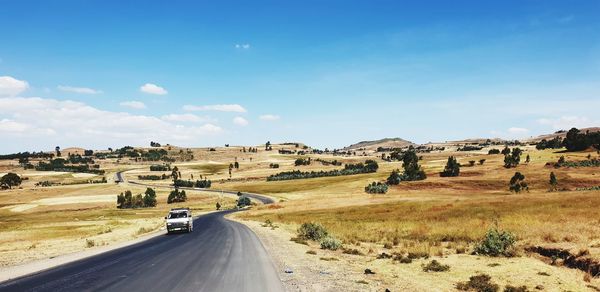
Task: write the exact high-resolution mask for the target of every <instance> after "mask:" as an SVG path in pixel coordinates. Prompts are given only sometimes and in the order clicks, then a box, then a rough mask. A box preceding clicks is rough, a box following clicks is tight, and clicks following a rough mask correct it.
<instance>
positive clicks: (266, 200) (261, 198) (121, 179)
mask: <svg viewBox="0 0 600 292" xmlns="http://www.w3.org/2000/svg"><path fill="white" fill-rule="evenodd" d="M115 182H117V183H129V184H134V185H139V186H145V187H151V188H168V189H172V188H173V186H165V185H153V184H147V183H141V182H136V181H128V180H126V179H125V176H123V172H122V171H121V172H117V173H116V174H115ZM178 189H180V190H195V191H203V192H209V193H227V194H233V195H235V194H237V192H233V191H222V190H211V189H202V188H187V187H179V188H178ZM242 194H243V195H244V196H247V197H249V198H251V199H254V200H257V201H260V202H261V203H263V204H272V203H275V201H274V200H273V199H271V198H269V197H265V196H262V195H259V194H253V193H242Z"/></svg>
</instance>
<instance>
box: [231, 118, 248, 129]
mask: <svg viewBox="0 0 600 292" xmlns="http://www.w3.org/2000/svg"><path fill="white" fill-rule="evenodd" d="M233 123H234V124H236V125H238V126H242V127H245V126H247V125H248V120H246V119H244V118H242V117H235V118H233Z"/></svg>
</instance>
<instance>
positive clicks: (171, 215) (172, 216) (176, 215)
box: [169, 212, 187, 219]
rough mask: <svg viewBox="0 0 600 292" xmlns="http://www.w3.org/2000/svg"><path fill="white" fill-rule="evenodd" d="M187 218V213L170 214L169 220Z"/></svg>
mask: <svg viewBox="0 0 600 292" xmlns="http://www.w3.org/2000/svg"><path fill="white" fill-rule="evenodd" d="M176 218H187V213H186V212H177V213H169V219H176Z"/></svg>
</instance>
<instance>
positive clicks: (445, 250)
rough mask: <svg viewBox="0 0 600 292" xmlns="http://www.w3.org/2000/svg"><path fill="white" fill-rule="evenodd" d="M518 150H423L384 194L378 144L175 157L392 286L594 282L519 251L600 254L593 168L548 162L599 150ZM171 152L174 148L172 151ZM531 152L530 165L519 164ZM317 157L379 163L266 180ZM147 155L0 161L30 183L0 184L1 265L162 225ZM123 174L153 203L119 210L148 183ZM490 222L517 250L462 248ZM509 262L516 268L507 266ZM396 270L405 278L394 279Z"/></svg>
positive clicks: (196, 205)
mask: <svg viewBox="0 0 600 292" xmlns="http://www.w3.org/2000/svg"><path fill="white" fill-rule="evenodd" d="M501 147H502V146H496V147H495V148H501ZM522 148H524V149H525V153H524V154H523V156H522V159H521V164H520V165H519V166H517V167H516V168H511V169H506V168H504V167H503V156H502V155H488V154H487V151H488V149H489V148H484V149H483V150H481V151H467V152H457V151H455V148H452V147H449V149H447V150H445V151H443V152H440V151H434V152H432V153H424V154H419V155H422V156H423V158H422V160H420V161H419V163H420V164H421V166H422V167H423V168H424V170H425V171H426V173H427V179H425V180H423V181H414V182H401V183H400V184H399V185H397V186H391V187H390V189H389V191H388V192H387V193H386V194H367V193H365V191H364V187H365V186H366V185H367V184H369V183H371V182H373V181H385V179H386V178H387V177H388V176H389V174H390V172H391V171H392V170H394V169H401V168H402V163H401V162H387V161H383V160H381V159H380V154H379V153H376V152H373V151H369V152H368V153H365V156H363V155H362V153H360V154H359V155H357V156H334V155H332V154H307V155H294V154H279V153H278V150H280V149H287V150H300V149H301V148H295V146H293V145H292V146H290V145H274V146H273V151H264V146H258V149H259V151H258V153H249V152H243V151H242V149H243V148H242V147H219V148H215V151H210V150H209V148H193V149H189V150H190V152H191V153H193V155H194V159H193V160H190V161H185V162H179V161H178V162H174V163H172V166H177V167H178V169H179V171H180V172H181V177H182V178H183V179H191V178H192V177H193V179H200V178H208V179H210V180H212V182H213V184H212V189H215V190H233V191H244V192H253V193H260V194H265V195H269V196H271V197H274V198H276V200H277V202H276V203H275V204H272V205H265V206H260V205H258V206H254V207H253V208H252V209H251V210H249V211H247V212H242V213H237V214H236V215H235V216H236V217H239V218H241V219H244V220H255V221H259V222H264V221H265V220H267V219H269V220H271V221H273V222H275V223H276V224H281V226H282V228H281V230H280V231H274V232H288V233H289V234H291V235H290V236H293V234H294V233H295V230H296V228H297V227H298V226H299V225H300V224H302V223H305V222H318V223H321V224H323V225H324V226H325V227H326V228H327V229H328V230H329V232H330V233H331V234H333V235H334V236H336V237H338V238H340V239H341V240H342V242H343V244H344V246H345V247H346V248H351V249H357V250H359V251H360V252H361V253H362V254H363V256H355V257H354V258H352V261H353V263H355V264H356V263H359V265H362V263H364V264H365V265H367V264H368V265H370V266H377V267H379V269H380V270H381V272H382V273H381V274H379V275H378V277H380V278H381V281H383V282H384V283H388V284H389V285H391V287H394V285H395V284H394V283H395V281H400V280H401V279H404V280H406V279H408V278H410V277H408V278H407V276H406V274H407V273H408V274H409V275H410V273H416V274H415V275H414V277H415V278H418V279H419V281H425V282H427V281H431V283H438V284H439V285H437V286H436V285H433V286H429V288H440V287H441V290H445V289H452V287H453V285H454V284H453V283H455V282H456V281H458V279H463V280H464V279H465V278H467V279H468V276H469V273H475V272H476V271H486V272H489V273H490V274H493V277H494V278H495V279H496V280H497V281H498V282H499V283H501V284H502V283H505V284H506V283H509V282H511V281H510V279H511V277H512V279H514V275H513V276H511V275H512V274H514V273H515V269H521V270H527V269H529V271H528V272H523V274H524V275H525V274H526V275H527V277H529V278H527V277H526V278H523V280H522V281H524V282H527V281H533V280H532V279H535V280H536V281H538V282H540V283H543V282H544V281H546V282H547V283H550V282H549V280H548V278H545V277H547V276H543V275H537V274H536V273H537V272H539V271H538V270H539V269H542V267H548V268H549V269H552V270H551V271H552V273H554V276H553V277H550V278H552V279H553V281H554V280H556V279H561V280H560V281H558V282H560V283H562V284H561V285H563V286H560V287H561V288H560V289H558V290H561V289H563V290H573V291H575V290H578V289H579V288H581V287H583V289H588V288H589V289H592V288H590V287H591V286H594V285H595V286H594V287H600V285H599V284H598V279H597V278H593V277H592V278H591V279H590V278H589V276H588V275H587V274H586V273H585V272H583V271H580V270H577V269H570V268H567V267H560V265H558V264H556V263H555V265H554V266H551V265H549V264H548V263H546V261H547V259H545V258H543V257H541V256H539V255H537V254H535V253H531V252H528V251H526V249H528V248H530V247H537V246H542V247H557V248H561V249H565V250H569V251H573V252H578V251H587V252H589V255H588V257H590V258H594V259H600V208H599V207H598V206H599V203H600V192H599V191H576V190H575V189H576V188H579V187H591V186H598V185H600V168H598V167H579V168H565V167H562V168H552V167H549V166H546V163H547V162H555V161H557V160H558V158H559V157H560V156H565V158H566V159H567V160H585V159H587V156H588V155H591V156H593V157H598V154H597V153H596V152H579V153H561V152H560V151H559V150H543V151H539V150H536V149H535V148H534V147H532V146H526V147H522ZM178 150H179V149H178V148H175V149H172V150H171V151H172V152H173V153H176V152H177V151H178ZM186 151H187V149H186ZM527 154H529V155H530V157H531V162H529V163H524V160H525V159H524V157H525V155H527ZM450 155H454V156H456V157H457V159H458V161H459V162H460V163H461V164H462V165H463V167H462V168H461V173H460V176H459V177H450V178H444V177H440V176H439V174H438V173H439V172H440V171H441V170H442V169H443V167H444V165H445V163H446V160H447V157H448V156H450ZM298 157H301V158H308V157H310V158H311V159H312V163H311V164H310V165H306V166H295V165H294V160H295V159H296V158H298ZM316 159H322V160H326V161H332V160H338V161H341V162H343V163H356V162H364V161H365V160H366V159H375V160H377V162H378V163H379V170H378V171H377V172H376V173H369V174H358V175H349V176H336V177H325V178H313V179H298V180H288V181H274V182H267V181H266V177H267V176H268V175H271V174H275V173H278V172H281V171H289V170H303V171H312V170H332V169H339V168H341V167H340V166H332V165H323V164H321V163H320V162H318V161H316ZM480 159H485V163H483V165H480V164H479V163H476V164H475V165H474V166H465V165H468V161H470V160H475V161H479V160H480ZM235 161H237V162H238V163H239V165H240V167H239V169H235V168H234V169H233V170H232V173H231V176H230V175H229V165H230V164H233V163H234V162H235ZM152 164H155V163H150V162H137V161H135V160H131V159H125V158H123V159H119V160H115V159H107V160H104V161H102V162H101V168H102V169H105V170H106V171H107V174H106V175H105V176H106V177H107V179H108V183H106V184H85V181H87V180H90V179H98V178H99V177H98V176H93V177H92V176H90V175H81V174H79V175H77V174H75V175H74V174H72V173H55V172H39V171H31V170H23V169H22V168H20V167H19V166H18V164H17V163H16V161H3V162H2V163H0V173H6V172H17V173H18V174H19V175H21V176H22V177H28V180H26V181H25V182H24V183H23V185H22V186H21V188H20V189H13V190H6V191H1V192H0V246H1V248H0V258H1V259H2V260H1V261H0V265H4V266H6V265H14V264H18V263H22V262H25V261H28V260H34V259H41V258H46V257H52V256H56V255H59V254H64V253H68V252H73V251H77V250H82V249H85V248H88V247H89V246H90V245H106V244H112V243H114V242H118V241H123V240H128V239H131V238H134V237H136V236H139V235H140V234H143V233H147V232H149V231H152V230H156V229H158V228H160V227H162V225H163V220H162V217H163V216H164V215H165V214H166V212H167V210H168V209H169V208H171V207H175V206H172V205H168V204H166V197H167V194H168V186H169V184H170V183H171V181H170V180H169V179H166V180H158V181H141V180H139V178H138V176H140V175H150V174H158V175H160V174H162V173H165V174H168V173H169V172H168V171H166V172H156V171H150V169H149V167H150V165H152ZM271 164H278V165H279V168H271V167H270V165H271ZM118 171H124V173H123V174H124V176H125V177H126V179H127V180H128V181H130V182H144V183H148V184H152V185H157V186H164V187H165V188H157V193H158V206H157V207H156V208H145V209H130V210H119V209H117V208H116V195H117V194H119V193H120V192H123V191H125V190H132V191H133V193H134V194H137V193H143V192H144V190H145V187H142V186H138V185H134V184H131V183H126V184H115V183H114V182H113V177H114V174H115V173H116V172H118ZM515 171H519V172H521V173H523V174H524V175H525V180H526V181H527V183H528V184H529V191H527V192H521V193H519V194H514V193H511V192H510V191H509V190H508V182H509V180H510V178H511V176H512V175H513V174H514V173H515ZM551 171H553V172H554V173H555V174H556V176H557V178H558V182H559V184H558V186H559V188H560V189H564V191H555V192H549V191H548V190H549V183H548V180H549V174H550V172H551ZM44 180H48V181H52V182H55V183H63V184H65V185H60V186H53V187H37V186H35V183H36V182H40V181H44ZM72 183H80V184H72ZM67 184H72V185H67ZM217 201H220V202H222V203H223V204H224V205H225V207H232V206H233V205H234V204H235V196H222V195H219V194H218V193H204V192H194V191H190V192H188V202H186V203H181V204H178V206H190V207H192V208H193V210H194V212H195V213H196V214H198V213H200V212H206V211H211V210H214V205H215V203H216V202H217ZM496 225H497V226H499V227H500V228H501V229H503V230H508V231H510V232H512V233H514V234H515V235H516V236H517V239H518V240H517V250H518V256H517V257H515V258H508V259H506V258H486V257H481V256H472V255H469V254H470V252H471V251H472V249H473V247H474V245H475V244H476V243H477V242H478V241H479V240H480V239H481V238H482V236H483V235H484V234H485V232H486V231H487V230H488V229H489V228H490V227H492V226H496ZM89 242H93V243H92V244H90V243H89ZM298 246H299V248H301V247H302V245H298ZM381 252H386V253H389V254H392V253H394V252H396V253H403V252H423V253H427V254H428V255H430V256H432V257H439V258H440V259H444V260H445V261H446V262H448V263H449V264H450V265H451V266H452V267H453V270H456V271H455V272H453V273H449V274H444V275H443V276H439V275H437V276H436V275H429V276H428V275H421V274H418V271H416V270H419V269H420V268H418V267H417V268H415V266H414V265H413V266H402V265H398V264H390V263H388V262H383V261H381V260H376V256H377V255H378V254H379V253H381ZM330 253H332V254H333V256H337V257H341V258H343V257H345V256H346V255H341V251H338V252H330ZM307 256H309V255H307ZM492 262H499V263H500V265H505V267H504V268H498V269H491V268H490V267H489V266H487V265H488V264H491V263H492ZM478 263H481V264H478ZM511 263H512V265H515V266H514V267H512V268H509V267H510V264H511ZM534 266H535V267H536V268H533V267H534ZM413 270H415V271H413ZM489 270H493V271H489ZM386 271H387V272H386ZM459 271H460V272H459ZM398 274H403V275H404V276H403V277H398ZM417 274H418V275H417ZM584 278H585V279H584ZM528 279H529V280H528ZM588 281H589V282H588ZM513 282H514V281H513ZM511 283H512V282H511ZM552 283H554V282H552ZM522 284H528V283H522ZM556 285H558V284H556ZM588 286H590V287H588ZM426 288H427V287H426ZM529 288H530V289H533V288H534V286H531V287H529ZM546 288H550V287H549V286H546Z"/></svg>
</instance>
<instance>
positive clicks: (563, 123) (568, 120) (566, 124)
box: [537, 116, 600, 130]
mask: <svg viewBox="0 0 600 292" xmlns="http://www.w3.org/2000/svg"><path fill="white" fill-rule="evenodd" d="M537 122H538V123H539V124H540V125H547V126H551V127H552V129H554V130H569V129H571V128H573V127H575V128H587V127H598V126H600V120H592V119H589V118H588V117H580V116H562V117H560V118H556V119H547V118H544V119H539V120H538V121H537Z"/></svg>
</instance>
